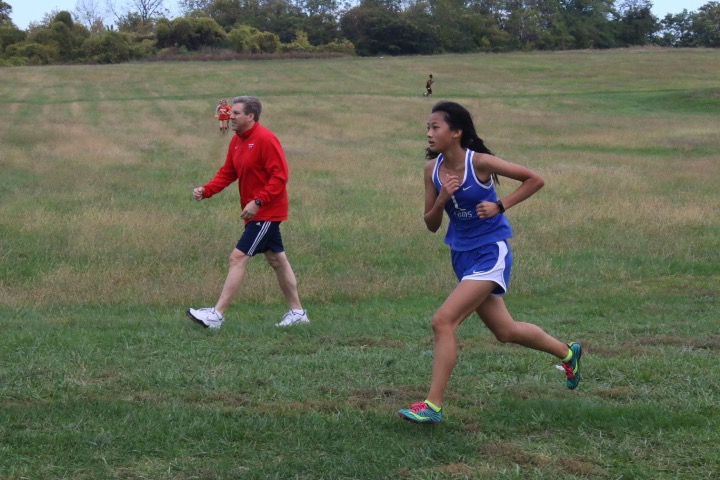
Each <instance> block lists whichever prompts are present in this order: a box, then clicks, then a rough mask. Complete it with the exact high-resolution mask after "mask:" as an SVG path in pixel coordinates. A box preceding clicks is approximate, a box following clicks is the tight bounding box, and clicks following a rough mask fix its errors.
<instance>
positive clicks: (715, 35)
mask: <svg viewBox="0 0 720 480" xmlns="http://www.w3.org/2000/svg"><path fill="white" fill-rule="evenodd" d="M691 19H692V33H693V37H694V43H695V45H697V46H699V47H710V48H717V47H720V3H718V2H708V3H706V4H705V5H703V6H702V7H700V8H699V9H698V11H697V12H695V13H693V14H692V15H691Z"/></svg>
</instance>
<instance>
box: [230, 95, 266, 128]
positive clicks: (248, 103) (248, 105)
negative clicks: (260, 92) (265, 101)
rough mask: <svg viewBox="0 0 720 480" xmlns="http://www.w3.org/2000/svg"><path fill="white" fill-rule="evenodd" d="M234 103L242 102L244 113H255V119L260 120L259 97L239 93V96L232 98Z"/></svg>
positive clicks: (260, 107)
mask: <svg viewBox="0 0 720 480" xmlns="http://www.w3.org/2000/svg"><path fill="white" fill-rule="evenodd" d="M235 103H242V104H243V112H244V113H245V115H250V114H251V113H253V114H255V121H256V122H259V121H260V114H261V113H262V103H260V99H259V98H257V97H251V96H248V95H241V96H239V97H235V98H233V104H235Z"/></svg>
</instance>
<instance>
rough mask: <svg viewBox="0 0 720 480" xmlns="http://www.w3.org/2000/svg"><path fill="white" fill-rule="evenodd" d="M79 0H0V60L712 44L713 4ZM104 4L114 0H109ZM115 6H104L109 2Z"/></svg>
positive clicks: (718, 7) (717, 14) (717, 11)
mask: <svg viewBox="0 0 720 480" xmlns="http://www.w3.org/2000/svg"><path fill="white" fill-rule="evenodd" d="M97 1H98V0H78V3H77V6H76V10H75V11H74V12H68V11H58V12H51V13H49V14H46V15H45V18H44V19H43V20H42V21H40V22H37V23H33V24H31V25H30V26H29V27H28V28H27V30H21V29H19V28H18V27H17V26H16V25H15V24H14V23H13V21H12V6H11V5H10V4H9V3H7V2H5V1H4V0H0V65H5V66H11V65H44V64H53V63H121V62H127V61H131V60H147V59H158V58H160V59H162V58H167V57H168V56H173V57H172V58H177V56H178V55H187V56H190V57H191V58H192V56H193V55H194V54H195V55H197V53H198V52H202V53H203V55H206V56H210V57H211V58H218V57H219V58H222V55H223V54H227V52H230V53H234V54H245V55H248V56H250V55H255V54H266V55H267V54H270V55H276V54H291V55H292V54H306V55H328V54H334V55H360V56H376V55H430V54H439V53H446V52H453V53H461V52H508V51H515V50H569V49H604V48H619V47H629V46H643V45H658V46H672V47H713V48H716V47H720V4H719V3H718V2H716V1H710V2H708V3H707V4H705V5H703V6H702V7H700V8H699V9H698V10H697V11H692V12H688V11H687V10H686V9H685V10H683V11H682V12H680V13H677V14H668V15H666V16H665V18H663V19H659V18H657V17H656V16H655V15H653V14H652V11H651V9H652V6H653V4H652V3H651V1H650V0H623V1H622V2H621V3H619V4H618V5H615V0H359V3H341V2H340V1H339V0H179V6H180V8H181V10H182V15H181V16H177V17H175V18H172V19H169V18H167V17H168V16H169V15H168V14H167V13H168V12H167V10H165V8H164V6H163V1H164V0H129V3H128V4H126V9H125V10H124V11H118V10H117V9H114V8H111V10H112V12H113V15H114V22H113V23H110V24H107V23H106V21H105V20H104V17H103V16H102V15H101V14H100V13H99V11H100V8H99V4H98V3H97ZM107 1H110V0H107ZM109 5H110V7H113V4H112V3H109Z"/></svg>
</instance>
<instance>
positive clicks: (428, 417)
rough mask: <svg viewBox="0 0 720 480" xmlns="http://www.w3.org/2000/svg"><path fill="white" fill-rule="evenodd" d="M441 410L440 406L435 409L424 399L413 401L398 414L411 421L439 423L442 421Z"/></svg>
mask: <svg viewBox="0 0 720 480" xmlns="http://www.w3.org/2000/svg"><path fill="white" fill-rule="evenodd" d="M441 410H442V409H441V408H438V409H437V410H436V409H435V408H433V406H431V405H429V404H428V403H427V401H425V402H420V403H413V404H412V405H410V408H404V409H402V410H400V411H399V412H398V416H399V417H400V418H402V419H404V420H407V421H408V422H413V423H431V424H432V423H440V422H442V413H441Z"/></svg>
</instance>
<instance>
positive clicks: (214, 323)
mask: <svg viewBox="0 0 720 480" xmlns="http://www.w3.org/2000/svg"><path fill="white" fill-rule="evenodd" d="M187 316H188V317H190V320H192V321H193V322H197V323H199V324H200V325H202V326H203V327H205V328H216V329H217V328H220V326H221V325H222V323H223V320H225V319H224V318H223V316H222V315H220V312H218V311H217V310H215V309H214V308H201V309H199V310H195V309H194V308H188V310H187Z"/></svg>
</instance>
